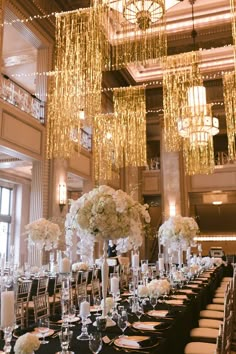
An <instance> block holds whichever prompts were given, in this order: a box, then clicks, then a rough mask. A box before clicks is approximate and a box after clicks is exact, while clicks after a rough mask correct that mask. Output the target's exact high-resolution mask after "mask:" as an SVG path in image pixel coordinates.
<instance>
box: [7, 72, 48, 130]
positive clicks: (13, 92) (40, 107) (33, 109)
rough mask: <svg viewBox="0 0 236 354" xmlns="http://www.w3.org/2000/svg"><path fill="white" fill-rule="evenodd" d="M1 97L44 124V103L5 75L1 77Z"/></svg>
mask: <svg viewBox="0 0 236 354" xmlns="http://www.w3.org/2000/svg"><path fill="white" fill-rule="evenodd" d="M0 97H1V98H2V99H3V100H5V101H7V102H8V103H10V104H12V105H13V106H15V107H17V108H19V109H20V110H21V111H24V112H26V113H28V114H30V115H31V116H33V117H34V118H36V119H38V120H39V121H40V122H41V123H44V102H42V101H41V100H40V99H38V98H37V97H36V96H34V95H32V94H31V93H30V92H28V91H27V90H26V89H24V88H23V87H21V86H20V85H19V84H17V83H16V82H14V81H13V80H11V79H10V78H9V77H8V76H7V75H4V74H1V76H0Z"/></svg>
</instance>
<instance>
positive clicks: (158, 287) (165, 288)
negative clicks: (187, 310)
mask: <svg viewBox="0 0 236 354" xmlns="http://www.w3.org/2000/svg"><path fill="white" fill-rule="evenodd" d="M147 288H148V292H149V296H161V295H165V294H169V292H170V289H171V286H170V283H169V282H168V280H167V279H158V280H157V279H153V280H151V281H150V283H148V284H147Z"/></svg>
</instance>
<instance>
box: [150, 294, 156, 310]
mask: <svg viewBox="0 0 236 354" xmlns="http://www.w3.org/2000/svg"><path fill="white" fill-rule="evenodd" d="M149 302H150V305H152V308H153V310H155V307H156V305H157V295H155V294H152V295H151V296H150V297H149Z"/></svg>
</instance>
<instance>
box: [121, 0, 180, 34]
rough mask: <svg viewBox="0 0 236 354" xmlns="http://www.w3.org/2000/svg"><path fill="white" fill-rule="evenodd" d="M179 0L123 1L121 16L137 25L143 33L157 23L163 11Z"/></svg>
mask: <svg viewBox="0 0 236 354" xmlns="http://www.w3.org/2000/svg"><path fill="white" fill-rule="evenodd" d="M179 1H181V0H166V1H163V0H124V2H123V16H124V18H125V19H126V20H127V21H129V22H130V23H132V24H138V27H139V29H140V30H142V31H145V30H147V29H148V28H150V27H151V26H152V25H153V24H155V23H156V22H158V21H159V20H160V18H161V17H162V16H163V15H164V13H165V11H166V10H168V9H169V8H171V7H172V6H174V5H176V4H177V3H178V2H179Z"/></svg>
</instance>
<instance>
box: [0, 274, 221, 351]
mask: <svg viewBox="0 0 236 354" xmlns="http://www.w3.org/2000/svg"><path fill="white" fill-rule="evenodd" d="M223 271H224V270H223V267H219V268H217V269H216V270H215V271H214V273H212V275H211V278H210V279H209V280H208V281H206V282H203V283H202V284H201V285H200V286H199V287H198V288H197V289H195V288H194V289H192V290H193V291H194V294H190V295H188V300H187V301H185V303H184V304H183V305H179V306H173V305H167V304H166V303H158V305H157V307H156V309H167V310H168V311H169V313H168V315H167V316H166V317H165V318H164V319H162V320H161V321H164V322H166V323H167V326H166V329H163V330H160V331H159V330H158V331H157V332H156V333H155V334H153V333H152V334H150V335H152V336H155V337H156V338H158V339H157V340H158V343H159V344H158V346H156V347H155V348H153V349H149V350H148V352H149V353H150V354H151V353H152V354H154V353H155V354H167V353H170V354H182V353H183V352H184V347H185V345H186V344H187V342H188V341H189V333H190V330H191V329H192V328H193V327H196V326H197V320H198V316H199V311H201V310H202V309H203V308H205V306H206V304H208V303H209V302H211V299H212V297H213V294H214V291H215V289H216V288H217V286H218V285H219V284H220V281H221V279H222V277H223V275H224V274H223ZM122 305H124V306H125V307H126V308H128V301H127V298H124V299H123V301H122ZM149 306H150V305H149V304H148V303H147V305H146V308H145V310H149V309H151V308H150V307H149ZM128 316H129V322H130V323H132V322H134V321H137V317H136V316H135V315H134V314H132V313H129V315H128ZM91 320H92V321H93V320H94V316H91ZM141 321H155V319H154V318H153V319H151V318H150V317H149V316H147V315H145V314H144V315H143V316H142V318H141ZM158 321H159V319H158ZM52 328H54V329H55V331H57V330H58V331H59V330H60V328H59V326H58V327H57V326H54V327H52ZM72 329H73V337H72V340H71V344H70V350H72V351H74V352H75V354H81V353H83V354H87V353H90V350H89V348H88V342H87V341H79V340H77V338H76V337H77V336H78V335H79V334H80V329H81V324H76V325H75V327H73V328H72ZM94 330H95V327H94V326H93V325H92V324H90V325H89V326H88V332H89V333H92V332H93V331H94ZM120 334H121V330H120V329H119V328H118V327H117V326H114V327H110V328H107V329H106V331H105V333H103V335H107V336H108V337H109V338H110V339H112V338H114V337H116V336H119V335H120ZM125 334H127V335H149V334H143V333H140V332H138V331H137V330H135V329H134V328H132V326H131V327H129V328H127V329H126V332H125ZM2 345H3V341H0V347H1V348H2ZM12 345H14V340H13V343H12ZM142 350H143V351H145V349H140V351H142ZM57 351H60V342H59V338H58V337H56V338H54V339H52V338H49V344H46V345H41V346H40V348H39V350H38V351H36V353H37V354H45V353H47V354H54V353H56V352H57ZM146 351H147V350H146ZM116 352H117V349H115V348H114V346H113V345H107V344H103V348H102V351H101V353H102V354H108V353H109V354H115V353H116ZM119 352H120V353H121V354H122V353H125V351H123V350H119ZM136 352H137V353H138V352H139V349H137V351H136Z"/></svg>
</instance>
